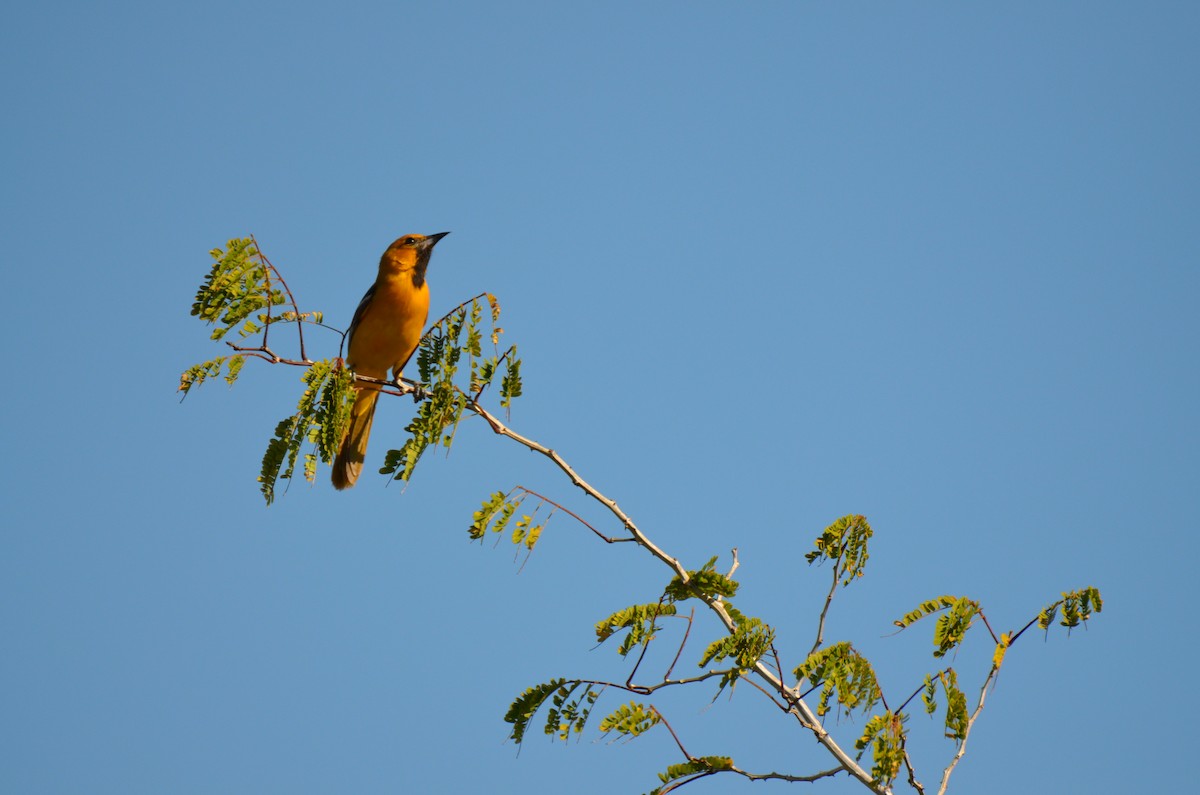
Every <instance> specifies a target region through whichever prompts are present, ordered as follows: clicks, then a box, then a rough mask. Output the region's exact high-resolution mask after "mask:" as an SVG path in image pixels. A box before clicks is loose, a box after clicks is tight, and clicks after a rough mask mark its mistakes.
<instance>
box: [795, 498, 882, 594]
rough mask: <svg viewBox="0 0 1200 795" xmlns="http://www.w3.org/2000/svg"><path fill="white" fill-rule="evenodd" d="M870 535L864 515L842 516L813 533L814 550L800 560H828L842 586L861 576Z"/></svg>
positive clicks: (866, 557) (810, 562) (869, 527)
mask: <svg viewBox="0 0 1200 795" xmlns="http://www.w3.org/2000/svg"><path fill="white" fill-rule="evenodd" d="M872 535H874V531H873V530H871V525H870V523H869V522H867V518H866V517H865V516H860V515H858V514H851V515H849V516H843V517H842V518H841V519H838V520H837V521H836V522H834V523H833V524H831V525H829V527H826V528H825V532H824V533H822V534H821V535H819V536H817V540H816V542H815V543H816V547H817V548H816V550H815V551H813V552H809V553H808V554H806V555H805V556H804V559H805V560H807V561H808V562H809V565H812V564H813V563H818V562H823V561H826V560H832V561H833V562H834V572H835V573H836V576H837V578H838V580H839V582H841V584H842V586H843V587H845V586H847V585H849V584H850V583H852V582H854V580H855V579H857V578H859V577H861V576H863V569H864V568H866V565H867V559H868V558H869V557H870V555H868V554H867V541H869V540H870V538H871V536H872Z"/></svg>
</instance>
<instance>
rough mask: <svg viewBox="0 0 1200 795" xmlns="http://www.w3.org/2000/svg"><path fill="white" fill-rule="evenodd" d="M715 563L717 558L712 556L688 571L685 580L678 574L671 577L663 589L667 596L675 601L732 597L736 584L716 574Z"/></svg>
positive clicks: (735, 591) (722, 575) (736, 587)
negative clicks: (698, 566)
mask: <svg viewBox="0 0 1200 795" xmlns="http://www.w3.org/2000/svg"><path fill="white" fill-rule="evenodd" d="M716 565H717V559H716V558H715V557H714V558H711V559H710V560H709V561H708V563H705V564H704V565H703V566H701V567H700V569H698V570H697V571H689V572H688V580H687V582H684V581H683V580H682V579H681V578H680V577H678V576H676V577H674V578H672V580H671V582H670V584H668V585H667V588H666V591H665V594H666V596H667V598H668V599H670V600H672V601H675V602H682V601H684V600H685V599H703V600H705V601H707V600H710V599H716V598H717V597H725V598H729V599H731V598H733V596H734V595H735V594H736V593H737V589H738V584H737V583H736V582H734V581H733V580H731V579H729V578H728V577H726V576H725V575H724V574H718V573H717V571H716V569H715V566H716Z"/></svg>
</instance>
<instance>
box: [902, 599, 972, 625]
mask: <svg viewBox="0 0 1200 795" xmlns="http://www.w3.org/2000/svg"><path fill="white" fill-rule="evenodd" d="M957 601H958V597H956V596H939V597H937V598H936V599H930V600H928V601H926V602H922V603H921V604H920V606H919V607H917V609H916V610H913V611H912V612H911V613H905V615H904V617H903V618H901V619H899V620H897V621H894V622H892V623H894V624H895V625H896V626H898V627H900V628H901V629H905V628H906V627H909V626H911V625H913V624H915V623H917V622H918V621H920V620H921V619H922V618H925V616H929V615H933V614H934V613H937V612H940V611H942V610H945V609H946V608H947V607H950V606H951V605H953V604H954V603H955V602H957Z"/></svg>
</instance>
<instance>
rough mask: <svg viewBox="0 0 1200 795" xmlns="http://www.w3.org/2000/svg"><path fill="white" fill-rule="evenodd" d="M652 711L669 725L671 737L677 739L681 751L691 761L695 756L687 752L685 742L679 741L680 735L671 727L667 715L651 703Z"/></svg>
mask: <svg viewBox="0 0 1200 795" xmlns="http://www.w3.org/2000/svg"><path fill="white" fill-rule="evenodd" d="M650 711H651V712H653V713H654V714H655V715H657V716H658V719H659V720H660V721H662V725H663V726H666V727H667V731H669V732H670V733H671V739H673V740H674V741H675V744H676V745H678V746H679V751H680V753H682V754H683V756H684V758H685V759H687V760H688V761H689V762H691V761H692V760H693V759H694V757H693V756H692V755H691V754H689V753H688V752H687V749H686V748H684V747H683V743H682V742H680V741H679V735H678V734H676V733H675V730H674V729H672V728H671V724H670V723H668V722H667V719H666V717H665V716H664V715H663V714H662V713H661V712H659V711H658V708H657V707H655V706H654V705H653V704H651V705H650Z"/></svg>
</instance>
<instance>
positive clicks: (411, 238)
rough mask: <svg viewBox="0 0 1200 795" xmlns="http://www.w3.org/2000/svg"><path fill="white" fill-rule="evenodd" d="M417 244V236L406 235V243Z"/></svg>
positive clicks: (407, 244)
mask: <svg viewBox="0 0 1200 795" xmlns="http://www.w3.org/2000/svg"><path fill="white" fill-rule="evenodd" d="M416 244H417V239H416V238H415V237H406V238H404V245H406V246H415V245H416Z"/></svg>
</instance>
